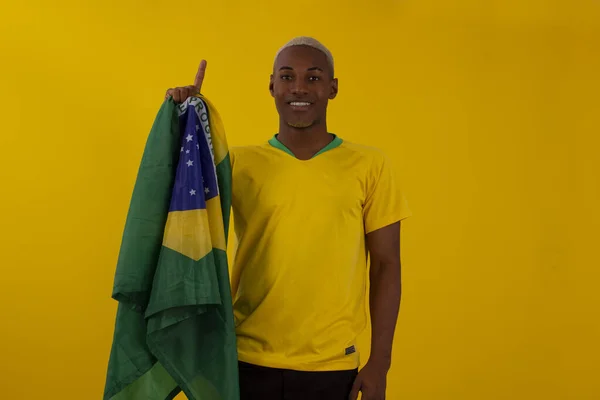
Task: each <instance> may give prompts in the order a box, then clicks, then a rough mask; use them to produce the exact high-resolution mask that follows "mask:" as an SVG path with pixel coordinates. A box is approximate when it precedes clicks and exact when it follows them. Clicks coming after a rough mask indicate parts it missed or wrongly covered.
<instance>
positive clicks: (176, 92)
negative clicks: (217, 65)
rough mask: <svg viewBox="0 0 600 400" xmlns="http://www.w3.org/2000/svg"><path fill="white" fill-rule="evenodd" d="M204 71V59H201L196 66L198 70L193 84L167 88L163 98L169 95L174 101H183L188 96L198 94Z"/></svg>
mask: <svg viewBox="0 0 600 400" xmlns="http://www.w3.org/2000/svg"><path fill="white" fill-rule="evenodd" d="M205 72H206V60H202V61H201V62H200V66H199V67H198V72H197V73H196V79H194V84H193V85H188V86H182V87H176V88H171V89H169V90H167V93H166V94H165V99H166V98H168V97H169V96H172V97H173V101H174V102H175V103H183V102H184V101H186V100H187V99H188V98H189V97H192V96H196V95H198V94H200V90H201V89H202V81H204V73H205Z"/></svg>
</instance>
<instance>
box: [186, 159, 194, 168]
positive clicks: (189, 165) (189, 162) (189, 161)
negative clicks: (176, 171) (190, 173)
mask: <svg viewBox="0 0 600 400" xmlns="http://www.w3.org/2000/svg"><path fill="white" fill-rule="evenodd" d="M186 164H187V166H188V167H191V166H192V165H194V162H193V161H192V160H188V162H186Z"/></svg>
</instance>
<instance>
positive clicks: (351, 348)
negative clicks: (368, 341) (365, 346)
mask: <svg viewBox="0 0 600 400" xmlns="http://www.w3.org/2000/svg"><path fill="white" fill-rule="evenodd" d="M352 353H356V347H354V346H350V347H348V348H347V349H346V355H347V356H348V355H350V354H352Z"/></svg>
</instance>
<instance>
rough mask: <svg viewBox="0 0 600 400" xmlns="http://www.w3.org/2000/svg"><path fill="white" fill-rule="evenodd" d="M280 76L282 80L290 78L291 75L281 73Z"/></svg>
mask: <svg viewBox="0 0 600 400" xmlns="http://www.w3.org/2000/svg"><path fill="white" fill-rule="evenodd" d="M280 78H281V80H284V81H286V80H289V79H292V77H291V76H290V75H281V77H280Z"/></svg>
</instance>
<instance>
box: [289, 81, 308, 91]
mask: <svg viewBox="0 0 600 400" xmlns="http://www.w3.org/2000/svg"><path fill="white" fill-rule="evenodd" d="M292 93H293V94H295V95H305V94H308V86H307V85H306V82H304V80H303V79H296V80H295V81H294V84H293V85H292Z"/></svg>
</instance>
